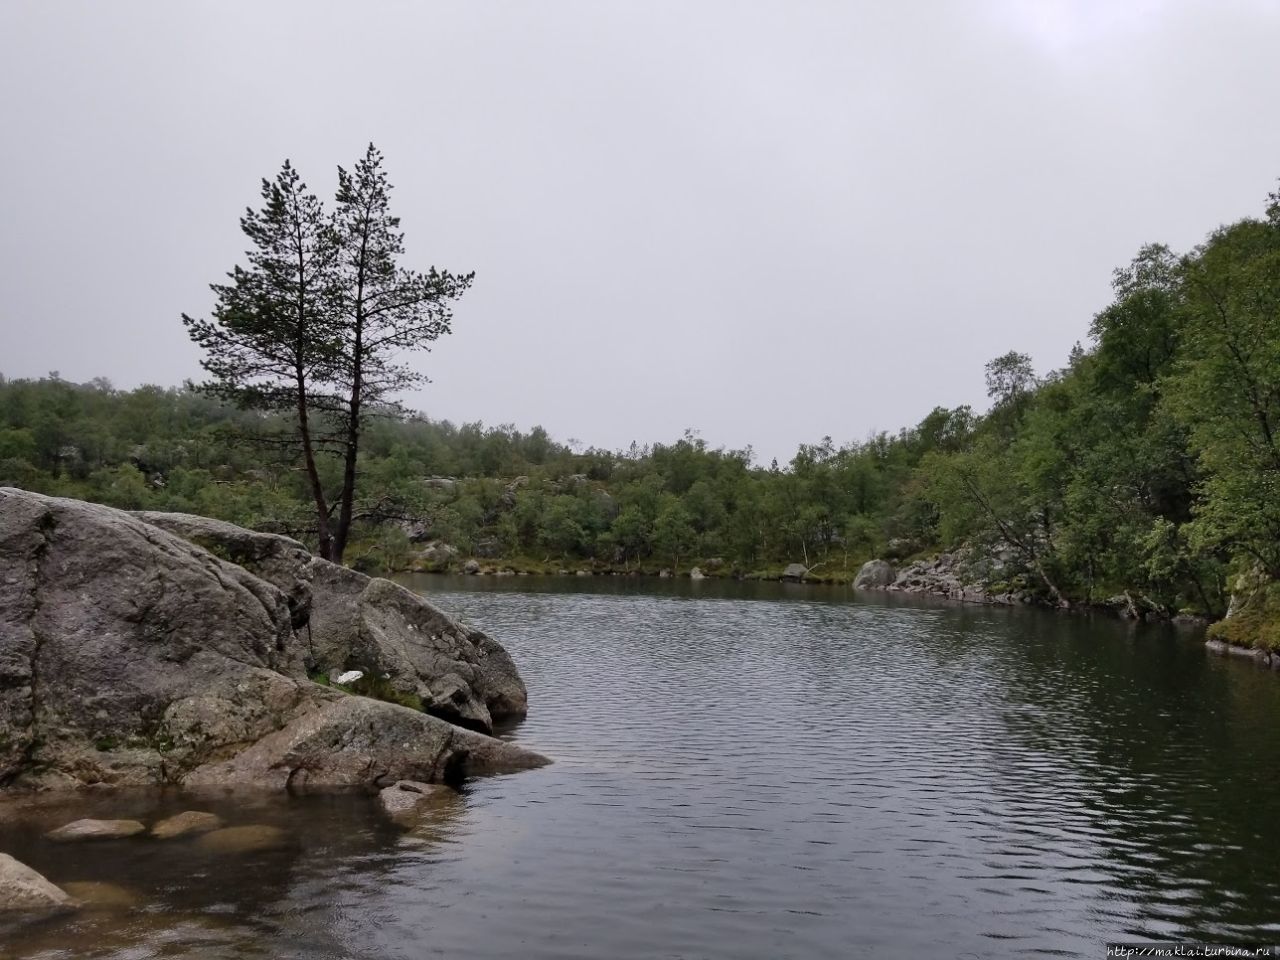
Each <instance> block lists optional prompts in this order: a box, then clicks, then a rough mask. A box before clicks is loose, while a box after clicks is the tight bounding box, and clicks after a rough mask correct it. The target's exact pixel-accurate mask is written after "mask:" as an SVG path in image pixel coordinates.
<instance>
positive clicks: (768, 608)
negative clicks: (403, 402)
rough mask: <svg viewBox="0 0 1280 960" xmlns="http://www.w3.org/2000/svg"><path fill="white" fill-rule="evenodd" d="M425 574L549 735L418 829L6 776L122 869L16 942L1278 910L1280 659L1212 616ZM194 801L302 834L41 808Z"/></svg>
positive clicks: (618, 943) (1261, 925)
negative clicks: (1210, 627) (211, 844)
mask: <svg viewBox="0 0 1280 960" xmlns="http://www.w3.org/2000/svg"><path fill="white" fill-rule="evenodd" d="M410 583H411V585H413V586H414V587H415V588H418V589H421V590H423V591H424V592H426V593H428V594H429V595H431V596H432V598H433V599H436V600H437V601H439V602H441V603H442V604H443V605H444V606H445V607H446V608H449V609H452V610H455V611H458V612H460V613H461V614H462V615H463V616H464V618H465V619H466V620H468V621H469V622H472V623H474V624H476V625H478V626H481V627H483V628H485V629H487V630H489V631H490V632H492V633H493V634H494V635H495V636H497V637H499V638H501V639H502V640H503V641H504V643H506V644H507V646H508V648H509V649H510V650H511V651H512V653H513V654H514V655H515V657H516V659H517V662H518V663H519V664H520V666H521V669H522V671H523V673H524V675H525V678H526V680H527V682H528V686H529V691H530V703H531V705H532V711H533V712H532V714H531V716H530V718H529V719H528V720H527V721H526V722H525V723H524V724H522V725H521V726H520V727H518V728H516V729H515V730H513V731H511V732H509V734H508V735H509V736H512V737H514V738H516V739H518V740H520V741H522V742H526V743H528V744H529V745H530V746H532V747H535V748H536V749H539V750H541V751H543V752H545V753H547V754H549V755H550V756H552V757H554V758H555V759H556V761H557V762H556V763H555V764H554V765H552V766H550V767H546V768H544V769H541V770H536V771H531V772H528V773H522V774H519V775H517V776H514V777H505V778H497V779H491V780H483V781H477V782H475V783H472V784H470V785H469V786H468V788H467V789H466V791H465V792H464V794H463V795H462V796H461V797H460V798H459V799H458V802H457V803H456V804H454V805H452V806H447V807H444V808H439V809H433V810H432V811H431V813H430V814H429V819H427V820H426V821H424V822H422V823H421V824H419V825H418V826H417V827H416V828H414V829H413V830H412V831H410V832H408V833H405V832H403V831H402V830H400V829H399V828H396V827H394V826H392V825H391V824H390V823H389V822H388V821H386V820H384V819H383V818H382V817H381V815H380V814H379V813H378V812H377V809H376V806H375V803H374V801H373V800H372V799H371V798H367V797H363V796H353V795H344V796H330V797H316V796H307V797H297V798H292V799H286V798H268V797H255V796H241V795H237V796H232V797H227V796H220V797H214V798H191V797H181V796H178V795H175V794H136V795H128V796H123V797H119V796H96V797H92V798H77V799H76V800H74V801H66V802H65V803H64V807H63V808H62V809H50V808H48V807H45V806H40V807H37V808H35V809H34V810H29V809H22V808H18V807H14V806H12V805H10V806H6V807H3V808H0V818H3V819H2V820H0V850H5V851H7V852H10V853H12V854H14V855H15V856H17V857H18V858H19V859H21V860H23V861H25V862H27V863H30V864H31V865H32V866H34V867H36V868H37V869H39V870H41V871H42V872H44V873H45V874H46V875H47V876H49V877H50V879H52V880H54V881H55V882H59V883H83V884H97V885H98V886H97V887H96V888H91V887H81V888H78V889H80V890H82V891H84V892H83V893H81V894H79V895H81V896H83V897H84V899H86V900H90V901H95V902H96V906H93V907H91V908H90V909H87V910H86V911H84V912H82V913H80V914H77V915H75V916H74V917H73V918H71V919H70V920H67V919H63V920H60V921H55V922H49V923H44V924H37V925H28V926H26V927H24V928H22V929H19V930H14V929H8V930H3V931H0V943H6V944H7V946H8V948H9V949H10V950H11V951H12V952H13V953H14V955H23V956H29V955H34V956H42V957H50V958H52V957H71V956H77V957H79V956H103V957H117V958H125V957H128V958H131V960H132V958H145V957H166V956H191V955H198V956H208V957H215V958H217V957H224V956H225V957H233V956H236V957H238V956H262V957H299V958H301V957H308V958H310V957H334V958H337V957H361V958H364V957H368V958H374V957H377V958H400V957H403V958H410V957H412V958H418V957H423V956H435V955H439V956H520V957H548V958H550V957H584V958H585V957H592V958H594V957H602V956H609V957H614V956H617V957H637V958H638V957H652V956H673V957H733V958H739V957H761V958H764V957H770V958H772V957H813V956H823V955H839V956H844V955H859V954H867V955H884V956H909V955H912V953H913V952H919V953H920V954H921V955H923V954H924V953H926V952H927V953H928V954H930V955H940V956H943V955H945V956H964V955H968V956H974V957H987V956H1005V955H1021V954H1027V953H1057V954H1060V955H1067V956H1088V957H1093V956H1098V955H1100V944H1101V943H1102V942H1104V941H1106V940H1110V939H1208V940H1219V941H1223V940H1231V941H1267V942H1270V941H1272V940H1280V906H1277V905H1278V904H1280V856H1278V854H1280V796H1278V792H1280V791H1278V790H1277V787H1280V777H1278V774H1280V737H1277V736H1276V735H1275V730H1276V729H1277V725H1278V721H1280V680H1278V679H1277V678H1276V677H1274V676H1272V675H1270V674H1268V673H1266V672H1264V671H1259V670H1257V669H1255V668H1253V667H1252V666H1251V665H1249V664H1243V663H1238V662H1234V661H1224V660H1219V659H1215V658H1211V657H1207V656H1206V655H1205V653H1204V650H1203V647H1202V646H1201V644H1200V643H1199V642H1198V641H1197V639H1196V638H1195V637H1193V636H1187V635H1179V634H1177V633H1175V632H1172V631H1166V630H1159V629H1134V628H1132V627H1130V626H1126V625H1124V624H1120V623H1116V622H1112V621H1108V620H1090V619H1084V618H1074V617H1064V616H1055V615H1050V614H1043V613H1037V612H1034V611H1017V610H1004V609H987V608H979V607H959V606H945V607H944V606H937V605H929V604H923V603H915V602H911V601H908V600H904V599H902V598H888V599H876V598H863V597H860V598H857V600H855V598H853V597H852V596H851V595H850V594H849V593H848V591H844V590H839V589H834V588H816V587H803V586H798V585H779V584H753V585H744V584H732V583H724V582H719V581H704V582H702V583H690V582H689V581H682V582H673V581H661V582H658V581H649V582H637V581H632V580H624V579H621V578H610V579H608V580H595V579H593V580H587V579H585V578H584V579H582V580H573V581H537V580H534V579H533V578H510V579H505V580H497V579H479V578H472V579H468V580H448V579H445V578H420V579H417V580H413V581H410ZM183 809H206V810H212V811H213V812H215V813H218V814H219V815H221V816H222V817H223V818H224V819H225V820H226V821H227V822H228V823H233V824H268V825H275V826H279V827H281V828H283V829H284V830H285V831H286V832H287V835H288V843H287V844H286V846H285V847H283V848H281V849H276V850H267V851H260V852H257V853H241V854H227V853H213V852H209V851H205V850H203V849H202V848H201V847H200V845H199V844H198V843H194V842H191V841H187V840H170V841H156V840H150V839H147V838H145V837H144V838H134V839H131V840H123V841H108V842H100V843H93V844H82V845H66V846H59V845H56V844H52V843H49V842H47V841H45V840H44V839H43V838H42V837H41V836H40V834H41V832H42V831H43V830H44V829H47V828H48V827H52V826H56V825H59V824H61V823H63V822H66V821H67V820H70V819H74V818H75V817H78V816H90V815H99V816H111V817H135V818H138V819H142V820H144V821H146V822H148V823H150V822H154V821H155V820H157V819H159V818H161V817H162V816H167V815H169V814H171V813H174V812H177V811H179V810H183ZM108 885H109V886H108ZM90 891H94V892H95V894H96V900H95V897H91V896H89V895H88V894H89V892H90ZM0 953H3V950H0Z"/></svg>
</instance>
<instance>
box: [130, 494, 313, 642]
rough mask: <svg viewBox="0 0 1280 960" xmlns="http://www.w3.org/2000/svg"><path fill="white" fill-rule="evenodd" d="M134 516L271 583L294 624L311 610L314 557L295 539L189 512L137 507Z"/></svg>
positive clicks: (300, 624)
mask: <svg viewBox="0 0 1280 960" xmlns="http://www.w3.org/2000/svg"><path fill="white" fill-rule="evenodd" d="M134 516H135V517H138V518H140V519H141V520H142V521H144V522H145V523H148V524H150V525H151V526H153V527H159V528H160V529H161V530H168V531H169V532H170V533H173V534H176V535H177V536H179V537H181V538H182V539H183V540H186V541H187V542H189V543H194V544H196V546H199V547H203V548H204V549H206V550H208V551H209V552H210V553H212V554H213V555H214V556H215V557H220V558H221V559H223V560H226V561H228V562H229V563H234V564H235V565H236V566H238V567H243V568H244V569H245V570H248V571H249V572H250V573H252V574H253V575H254V576H255V577H260V578H261V579H263V580H265V581H267V583H270V584H274V585H275V586H276V587H278V588H279V589H280V590H281V591H282V592H283V593H284V595H285V599H286V601H287V602H288V604H289V613H290V619H291V620H292V622H293V625H294V626H295V627H301V626H303V625H305V624H306V622H307V618H308V617H309V616H310V614H311V574H310V570H309V568H310V564H311V561H312V560H313V559H314V558H313V557H312V556H311V553H310V552H309V551H308V550H307V548H306V547H304V546H303V545H302V544H301V543H299V542H298V541H297V540H294V539H292V538H290V537H284V536H280V535H279V534H275V533H258V532H257V531H255V530H246V529H244V527H237V526H236V525H235V524H232V523H225V522H223V521H221V520H213V519H210V518H209V517H197V516H193V515H192V514H189V513H157V512H152V511H139V512H137V513H135V514H134Z"/></svg>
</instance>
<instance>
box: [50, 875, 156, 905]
mask: <svg viewBox="0 0 1280 960" xmlns="http://www.w3.org/2000/svg"><path fill="white" fill-rule="evenodd" d="M62 889H64V890H65V891H67V893H68V894H70V895H71V896H73V897H75V898H76V899H77V900H79V901H80V902H81V903H82V904H84V905H85V906H86V907H90V908H96V909H99V910H127V909H129V908H130V907H136V906H137V905H138V904H139V903H141V902H142V898H141V897H140V896H139V895H138V894H137V893H135V892H134V891H133V890H130V889H129V888H128V887H122V886H120V885H119V884H115V883H102V882H99V881H97V880H77V881H73V882H71V883H64V884H63V885H62Z"/></svg>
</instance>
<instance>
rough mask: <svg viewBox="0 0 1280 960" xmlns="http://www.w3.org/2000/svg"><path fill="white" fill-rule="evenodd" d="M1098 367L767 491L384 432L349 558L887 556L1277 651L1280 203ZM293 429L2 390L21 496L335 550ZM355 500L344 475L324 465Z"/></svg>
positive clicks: (679, 566)
mask: <svg viewBox="0 0 1280 960" xmlns="http://www.w3.org/2000/svg"><path fill="white" fill-rule="evenodd" d="M1114 289H1115V297H1114V300H1113V302H1112V303H1111V304H1110V305H1109V306H1108V307H1107V308H1106V309H1104V310H1103V311H1102V312H1100V313H1099V314H1098V315H1097V317H1096V318H1094V320H1093V324H1092V327H1091V329H1090V343H1089V346H1088V347H1087V348H1083V347H1077V348H1076V349H1075V350H1074V351H1073V353H1072V355H1071V357H1070V358H1069V362H1068V363H1067V365H1066V366H1065V367H1064V368H1062V369H1060V370H1057V371H1054V372H1051V373H1049V374H1047V375H1045V376H1043V377H1039V378H1037V377H1036V376H1035V375H1034V374H1033V372H1032V370H1031V367H1030V363H1029V361H1028V359H1027V358H1026V357H1024V356H1021V355H1019V354H1017V353H1009V354H1006V355H1004V356H1002V357H999V358H997V359H996V360H993V361H992V362H991V363H990V364H988V367H987V381H988V388H989V392H990V395H991V399H992V405H991V408H990V410H989V411H987V412H986V413H985V414H981V415H980V414H978V413H976V412H975V411H973V410H971V409H969V408H968V407H959V408H956V409H946V408H941V407H939V408H937V409H935V410H934V411H933V412H932V413H930V414H929V415H928V416H927V417H925V418H924V420H922V421H921V422H920V423H919V424H917V425H916V426H914V427H912V428H910V429H904V430H901V431H899V432H898V433H896V434H879V435H876V436H873V437H871V438H870V439H868V440H866V441H863V442H858V443H850V444H847V445H845V446H841V447H837V446H835V445H834V444H833V443H832V441H831V440H830V439H829V438H827V439H824V440H822V441H821V442H820V443H817V444H812V445H802V446H801V447H800V448H799V450H798V451H797V453H796V455H795V456H794V457H793V458H792V460H791V461H790V463H788V464H786V465H784V466H781V467H780V466H778V465H777V464H773V465H771V466H769V467H762V466H759V465H756V464H754V463H753V458H752V454H751V451H749V450H742V451H735V450H723V449H715V448H712V447H710V446H708V445H707V444H706V443H705V442H703V441H702V440H701V439H699V438H698V437H697V436H695V435H693V434H686V435H685V436H684V437H683V438H681V439H679V440H677V441H676V442H674V443H665V444H655V445H653V446H650V447H644V448H637V447H635V446H633V447H632V449H630V450H628V451H622V452H609V451H604V450H596V449H590V450H585V451H575V450H573V449H570V448H569V447H567V446H565V445H563V444H560V443H556V442H554V441H553V440H552V439H551V438H549V437H548V436H547V434H546V433H545V432H544V431H543V430H542V429H540V428H534V429H533V430H531V431H530V432H528V433H522V432H520V431H518V430H515V429H514V428H512V427H509V426H501V427H496V428H485V427H483V426H482V425H480V424H466V425H463V426H454V425H452V424H450V423H447V422H430V421H427V420H425V419H421V418H400V417H396V416H392V415H390V411H388V415H387V416H385V417H382V418H378V419H374V420H372V421H371V422H370V423H369V425H368V428H367V431H366V434H365V436H364V440H363V444H364V445H363V446H362V448H361V468H362V469H361V472H360V474H359V484H358V489H357V497H356V508H355V520H356V525H355V534H356V535H355V541H354V545H353V548H352V550H351V552H350V553H351V556H350V557H349V559H351V560H353V561H354V562H357V563H361V564H365V565H368V566H381V567H390V568H395V567H403V566H406V565H410V564H412V563H413V562H415V558H416V557H418V556H419V551H420V550H421V545H422V544H423V543H424V542H426V541H428V540H439V541H444V542H446V543H448V544H450V545H452V546H453V547H455V548H456V549H457V551H458V554H457V556H456V558H454V557H451V556H450V554H449V553H448V551H442V550H436V551H431V552H429V554H428V556H429V557H430V561H429V562H430V563H435V564H445V563H455V564H456V563H457V562H459V561H460V560H461V559H463V558H465V557H468V556H479V557H483V558H488V559H489V560H490V562H491V563H492V564H493V565H494V566H511V567H515V568H521V567H523V568H527V569H558V568H561V567H564V568H567V569H572V568H578V567H583V566H594V567H596V568H602V567H607V568H612V569H631V570H637V569H638V570H647V571H655V570H657V569H660V568H669V569H674V570H683V569H688V568H689V567H691V566H693V565H695V564H698V565H701V566H702V567H703V568H704V569H707V568H708V567H711V568H713V569H718V570H720V571H722V572H726V573H727V572H733V571H736V572H739V573H742V574H750V573H762V572H769V571H771V570H772V571H776V570H777V569H778V568H780V567H781V565H783V564H785V563H788V562H801V563H804V564H805V565H806V566H809V567H813V568H814V573H815V574H818V575H826V576H833V577H837V576H838V577H847V576H849V575H850V573H851V571H853V570H854V569H856V567H857V565H858V564H859V563H860V562H862V561H863V560H865V559H867V558H869V557H872V556H890V557H895V558H898V559H901V558H905V557H909V556H912V555H916V554H923V553H926V552H929V551H935V550H938V549H948V548H953V547H956V546H958V545H960V544H968V545H969V551H968V552H969V554H970V555H985V556H999V557H1000V558H1002V561H1003V563H1002V565H1001V567H1000V571H1001V572H1000V574H999V575H1000V576H1001V577H1003V578H1005V579H1006V580H1008V581H1010V582H1016V583H1017V584H1018V585H1019V586H1020V587H1022V588H1024V589H1029V590H1031V591H1033V592H1035V593H1037V594H1038V595H1040V596H1042V597H1043V598H1044V599H1045V600H1046V601H1050V602H1056V603H1059V604H1064V605H1066V604H1075V603H1080V602H1086V603H1088V602H1098V601H1101V600H1104V599H1107V598H1112V597H1115V596H1117V595H1119V596H1124V597H1125V602H1126V605H1128V606H1129V607H1130V608H1131V609H1133V610H1136V611H1139V612H1151V613H1158V614H1172V613H1175V612H1178V611H1191V612H1197V613H1202V614H1205V615H1208V616H1210V617H1221V616H1222V615H1223V614H1224V613H1225V612H1226V609H1227V605H1228V602H1229V599H1230V594H1231V586H1232V585H1233V584H1234V583H1235V580H1234V578H1242V579H1243V580H1247V581H1248V582H1249V583H1251V584H1254V585H1256V589H1254V590H1252V591H1250V593H1249V599H1248V602H1247V603H1246V604H1245V605H1244V608H1243V609H1242V610H1241V611H1240V616H1238V617H1233V618H1232V620H1230V621H1228V622H1227V624H1224V625H1223V627H1222V628H1221V630H1222V632H1224V633H1225V634H1226V635H1227V636H1229V637H1231V638H1232V639H1235V640H1237V641H1240V642H1248V643H1260V644H1263V645H1268V646H1274V645H1277V643H1280V632H1278V631H1277V628H1276V625H1275V623H1276V618H1274V617H1273V616H1272V611H1274V610H1280V598H1278V597H1276V596H1274V595H1273V593H1272V591H1271V588H1270V586H1269V585H1270V584H1271V583H1273V582H1276V581H1277V580H1280V497H1277V493H1280V197H1278V196H1272V197H1271V203H1270V205H1269V207H1268V208H1267V211H1266V215H1265V217H1263V218H1262V219H1247V220H1243V221H1241V222H1239V223H1235V224H1232V225H1230V226H1226V227H1222V228H1220V229H1219V230H1217V231H1215V232H1214V233H1213V234H1212V235H1210V236H1209V238H1208V239H1207V240H1206V241H1205V243H1203V244H1202V245H1201V246H1199V247H1197V248H1196V249H1194V250H1192V251H1190V252H1189V253H1187V254H1185V255H1177V254H1175V253H1173V252H1172V251H1170V250H1169V249H1168V248H1166V247H1163V246H1158V245H1157V246H1150V247H1147V248H1144V249H1143V250H1141V251H1140V252H1139V254H1138V255H1137V257H1136V258H1135V259H1134V261H1133V262H1132V263H1131V264H1130V265H1129V266H1127V267H1125V268H1124V269H1121V270H1119V271H1117V272H1116V276H1115V282H1114ZM281 429H283V427H282V425H281V423H280V422H279V421H277V420H276V419H275V418H274V417H273V415H272V414H269V413H261V412H259V413H247V412H243V411H240V410H237V409H235V408H233V407H230V406H226V405H224V404H223V403H221V402H219V401H217V400H216V399H212V398H209V397H206V396H202V395H201V394H199V393H197V392H195V391H193V390H191V389H189V388H187V389H162V388H157V387H143V388H140V389H137V390H133V391H117V390H114V389H112V388H111V386H110V385H109V384H107V383H106V382H105V381H95V382H94V383H90V384H84V385H75V384H70V383H67V382H64V381H62V380H60V379H59V378H57V377H56V376H54V375H51V376H50V377H48V378H45V379H42V380H38V381H29V380H11V381H2V380H0V483H4V484H10V485H18V486H23V487H27V488H31V489H35V490H41V491H45V492H49V493H55V494H62V495H69V496H76V497H83V498H87V499H92V500H100V501H104V502H107V503H112V504H115V505H118V506H121V507H127V508H143V507H146V508H153V509H169V510H183V511H191V512H196V513H203V514H208V515H212V516H217V517H223V518H226V519H228V520H232V521H234V522H237V523H241V524H245V525H249V526H253V527H258V528H262V529H269V530H278V531H282V532H287V533H290V534H293V535H295V536H298V537H300V538H302V539H304V540H311V541H312V542H314V540H315V518H314V511H313V510H311V511H310V512H309V502H310V499H311V497H310V493H309V491H308V485H307V482H306V478H305V477H304V476H303V475H302V473H301V472H300V471H299V470H298V469H297V468H296V466H295V464H294V462H293V460H292V459H291V458H290V457H288V456H287V455H285V454H283V453H282V452H281V450H280V447H279V445H278V444H275V443H273V442H272V438H273V437H277V436H278V435H279V431H280V430H281ZM320 470H321V474H322V479H323V482H324V483H325V484H326V485H327V486H328V488H329V489H335V490H336V489H338V488H340V486H341V484H342V482H343V477H342V464H341V462H340V460H339V459H337V458H330V459H328V460H323V459H322V460H321V462H320Z"/></svg>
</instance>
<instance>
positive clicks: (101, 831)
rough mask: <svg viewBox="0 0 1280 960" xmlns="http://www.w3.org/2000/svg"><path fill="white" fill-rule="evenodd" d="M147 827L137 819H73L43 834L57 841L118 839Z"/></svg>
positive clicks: (137, 832) (140, 831) (133, 834)
mask: <svg viewBox="0 0 1280 960" xmlns="http://www.w3.org/2000/svg"><path fill="white" fill-rule="evenodd" d="M146 829H147V828H146V827H145V826H143V825H142V824H141V823H139V822H138V821H137V820H74V821H72V822H71V823H68V824H66V825H65V826H61V827H59V828H58V829H57V830H50V831H49V832H48V833H46V834H45V836H46V837H47V838H48V839H50V840H55V841H57V842H59V843H69V842H71V841H73V840H120V839H123V838H124V837H132V836H135V835H137V834H139V833H142V832H143V831H145V830H146Z"/></svg>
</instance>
